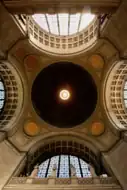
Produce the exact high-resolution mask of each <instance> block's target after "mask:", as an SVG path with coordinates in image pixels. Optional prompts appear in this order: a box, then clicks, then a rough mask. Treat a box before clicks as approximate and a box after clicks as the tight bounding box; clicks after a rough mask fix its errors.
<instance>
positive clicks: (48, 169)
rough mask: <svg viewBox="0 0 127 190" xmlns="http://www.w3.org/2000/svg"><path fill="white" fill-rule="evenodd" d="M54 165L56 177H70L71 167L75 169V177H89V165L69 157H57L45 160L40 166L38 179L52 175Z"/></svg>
mask: <svg viewBox="0 0 127 190" xmlns="http://www.w3.org/2000/svg"><path fill="white" fill-rule="evenodd" d="M54 165H55V166H56V177H59V178H69V177H71V167H73V168H75V173H76V177H91V174H90V171H89V165H88V164H87V163H86V162H85V161H84V160H82V159H79V158H78V157H76V156H71V155H59V156H54V157H52V158H50V159H47V160H46V161H45V162H43V163H42V164H40V166H39V171H38V177H39V178H45V177H49V176H51V175H52V170H53V167H54Z"/></svg>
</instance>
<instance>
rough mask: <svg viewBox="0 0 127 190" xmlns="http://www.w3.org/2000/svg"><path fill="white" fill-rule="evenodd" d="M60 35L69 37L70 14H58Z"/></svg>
mask: <svg viewBox="0 0 127 190" xmlns="http://www.w3.org/2000/svg"><path fill="white" fill-rule="evenodd" d="M58 18H59V26H60V35H65V36H66V35H68V14H58Z"/></svg>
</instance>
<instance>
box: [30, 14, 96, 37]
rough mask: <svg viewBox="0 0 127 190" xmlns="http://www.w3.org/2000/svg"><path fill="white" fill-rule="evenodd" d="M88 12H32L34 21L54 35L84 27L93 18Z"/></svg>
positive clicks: (68, 32)
mask: <svg viewBox="0 0 127 190" xmlns="http://www.w3.org/2000/svg"><path fill="white" fill-rule="evenodd" d="M94 17H95V15H93V14H90V13H77V14H69V13H61V14H34V15H33V19H34V20H35V22H36V23H37V24H38V25H39V26H40V27H41V28H42V29H44V30H46V31H47V32H51V33H52V34H55V35H64V36H67V35H71V34H75V33H77V32H79V31H81V30H83V29H85V28H86V27H87V26H88V25H89V24H90V22H91V21H92V20H93V19H94Z"/></svg>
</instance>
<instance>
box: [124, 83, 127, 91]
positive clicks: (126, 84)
mask: <svg viewBox="0 0 127 190" xmlns="http://www.w3.org/2000/svg"><path fill="white" fill-rule="evenodd" d="M124 90H127V82H125V86H124Z"/></svg>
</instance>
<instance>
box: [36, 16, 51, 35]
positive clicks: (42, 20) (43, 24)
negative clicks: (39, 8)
mask: <svg viewBox="0 0 127 190" xmlns="http://www.w3.org/2000/svg"><path fill="white" fill-rule="evenodd" d="M33 18H34V20H35V22H36V23H37V24H38V25H39V26H40V27H41V28H43V29H44V30H46V31H47V32H50V31H49V28H48V24H47V21H46V15H45V14H34V15H33Z"/></svg>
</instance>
